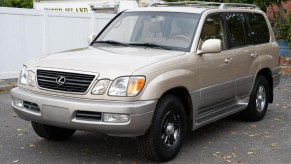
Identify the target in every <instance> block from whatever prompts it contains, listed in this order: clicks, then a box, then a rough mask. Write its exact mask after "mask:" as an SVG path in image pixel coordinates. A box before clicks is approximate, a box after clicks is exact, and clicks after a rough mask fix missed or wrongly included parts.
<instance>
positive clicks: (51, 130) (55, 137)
mask: <svg viewBox="0 0 291 164" xmlns="http://www.w3.org/2000/svg"><path fill="white" fill-rule="evenodd" d="M31 125H32V127H33V130H34V131H35V133H36V134H37V135H38V136H40V137H42V138H44V139H47V140H51V141H61V140H66V139H69V138H70V137H71V136H72V135H73V134H74V133H75V131H76V130H72V129H66V128H60V127H55V126H50V125H45V124H41V123H37V122H31Z"/></svg>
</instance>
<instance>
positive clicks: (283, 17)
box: [276, 1, 288, 23]
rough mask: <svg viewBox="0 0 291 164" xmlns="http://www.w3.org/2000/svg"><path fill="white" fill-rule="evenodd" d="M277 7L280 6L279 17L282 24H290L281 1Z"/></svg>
mask: <svg viewBox="0 0 291 164" xmlns="http://www.w3.org/2000/svg"><path fill="white" fill-rule="evenodd" d="M276 5H277V6H278V11H279V15H280V17H281V19H282V22H283V23H288V20H287V17H286V13H285V11H284V8H283V5H282V2H281V1H279V2H276Z"/></svg>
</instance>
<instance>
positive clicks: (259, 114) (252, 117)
mask: <svg viewBox="0 0 291 164" xmlns="http://www.w3.org/2000/svg"><path fill="white" fill-rule="evenodd" d="M261 85H263V86H264V87H265V92H266V97H265V102H266V103H265V106H264V108H263V110H262V111H259V110H257V107H256V98H257V93H258V90H259V86H261ZM269 93H270V88H269V84H268V81H267V79H266V78H265V77H264V76H262V75H258V76H257V78H256V81H255V84H254V87H253V90H252V93H251V96H250V100H249V104H248V107H247V108H246V109H245V110H243V111H241V116H242V118H243V119H244V120H246V121H252V122H255V121H260V120H262V119H263V118H264V116H265V115H266V112H267V109H268V103H269Z"/></svg>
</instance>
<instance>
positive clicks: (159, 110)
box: [137, 95, 186, 162]
mask: <svg viewBox="0 0 291 164" xmlns="http://www.w3.org/2000/svg"><path fill="white" fill-rule="evenodd" d="M169 111H170V112H173V113H174V115H177V116H178V118H179V121H180V124H179V125H180V130H179V132H180V133H179V137H178V139H177V140H176V142H175V144H173V145H172V146H171V147H168V148H167V147H166V146H165V145H163V143H162V139H161V135H162V131H161V130H162V123H163V120H164V119H165V117H166V115H167V114H168V113H169ZM185 136H186V114H185V110H184V106H183V104H182V102H181V101H180V100H179V99H178V98H177V97H175V96H171V95H167V96H164V97H163V98H162V99H160V101H159V102H158V105H157V107H156V110H155V113H154V116H153V119H152V124H151V126H150V128H149V130H148V131H147V133H146V134H145V135H143V136H139V137H137V145H138V148H139V151H140V152H141V154H142V155H143V156H144V157H146V158H148V159H150V160H153V161H156V162H166V161H169V160H171V159H173V158H174V157H175V156H176V155H177V154H178V152H179V151H180V149H181V147H182V144H183V141H184V138H185Z"/></svg>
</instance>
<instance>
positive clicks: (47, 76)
mask: <svg viewBox="0 0 291 164" xmlns="http://www.w3.org/2000/svg"><path fill="white" fill-rule="evenodd" d="M61 77H62V78H65V80H63V79H62V81H63V82H64V83H63V84H60V83H58V82H57V81H58V79H60V78H61ZM94 78H95V76H94V75H88V74H81V73H71V72H60V71H50V70H37V82H38V86H39V87H41V88H46V89H52V90H58V91H65V92H77V93H84V92H86V91H87V90H88V88H89V86H90V84H91V83H92V81H93V79H94Z"/></svg>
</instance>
